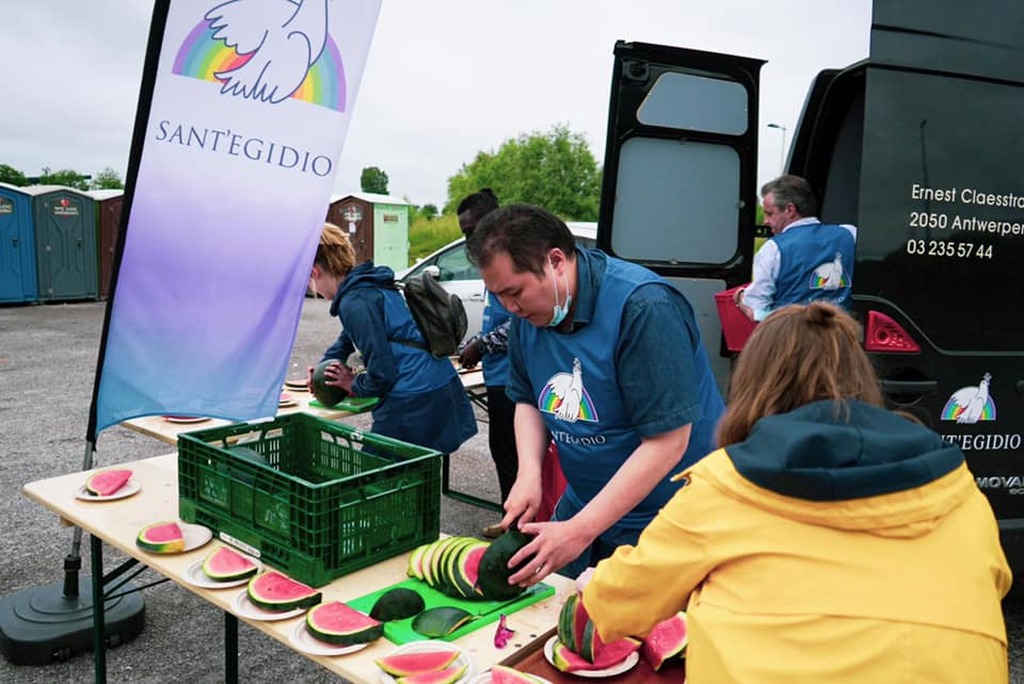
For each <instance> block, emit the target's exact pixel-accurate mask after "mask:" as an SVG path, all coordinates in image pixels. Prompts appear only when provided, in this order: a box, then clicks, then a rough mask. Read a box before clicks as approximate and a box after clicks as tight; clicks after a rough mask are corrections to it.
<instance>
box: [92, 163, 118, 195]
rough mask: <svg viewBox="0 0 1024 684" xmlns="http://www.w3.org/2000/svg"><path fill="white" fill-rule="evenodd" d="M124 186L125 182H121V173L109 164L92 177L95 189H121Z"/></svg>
mask: <svg viewBox="0 0 1024 684" xmlns="http://www.w3.org/2000/svg"><path fill="white" fill-rule="evenodd" d="M123 188H124V183H122V182H121V174H119V173H118V172H117V171H115V170H114V169H112V168H110V167H109V166H108V167H107V168H105V169H103V170H102V171H100V172H99V173H97V174H96V175H95V176H94V177H93V179H92V189H93V190H121V189H123Z"/></svg>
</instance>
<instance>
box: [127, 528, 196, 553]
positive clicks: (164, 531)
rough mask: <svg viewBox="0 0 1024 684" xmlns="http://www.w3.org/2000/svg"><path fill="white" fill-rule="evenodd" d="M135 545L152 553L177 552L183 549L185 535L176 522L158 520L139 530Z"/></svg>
mask: <svg viewBox="0 0 1024 684" xmlns="http://www.w3.org/2000/svg"><path fill="white" fill-rule="evenodd" d="M135 545H136V546H138V547H139V548H140V549H143V550H145V551H151V552H153V553H178V552H179V551H184V550H185V536H184V535H183V534H182V533H181V528H180V527H178V523H176V522H158V523H153V524H152V525H146V526H145V527H143V528H142V529H141V530H139V534H138V536H137V537H135Z"/></svg>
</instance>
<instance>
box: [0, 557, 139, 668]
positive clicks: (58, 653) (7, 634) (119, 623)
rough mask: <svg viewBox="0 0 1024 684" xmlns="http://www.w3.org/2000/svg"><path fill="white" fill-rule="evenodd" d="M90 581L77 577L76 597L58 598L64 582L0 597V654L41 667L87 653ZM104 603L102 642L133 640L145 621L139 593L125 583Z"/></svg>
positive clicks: (90, 630) (90, 615)
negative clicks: (104, 633) (103, 636)
mask: <svg viewBox="0 0 1024 684" xmlns="http://www.w3.org/2000/svg"><path fill="white" fill-rule="evenodd" d="M91 582H92V579H91V578H90V577H89V576H88V575H84V576H82V577H80V578H79V592H78V596H76V597H74V598H68V597H66V596H65V595H64V593H65V592H64V582H63V581H60V582H55V583H54V584H48V585H46V586H43V587H30V588H28V589H23V590H21V591H18V592H15V593H13V594H8V595H7V596H0V652H2V653H3V654H4V657H6V658H7V660H9V661H10V662H12V663H14V664H15V665H47V664H49V663H52V662H55V661H62V660H68V659H69V658H71V657H73V656H76V655H79V654H81V653H87V652H91V651H92V648H93V644H92V587H91ZM117 594H118V595H117V596H116V597H113V598H110V599H107V601H106V602H105V603H104V607H105V611H106V612H105V615H104V617H105V618H106V619H105V622H106V635H105V638H106V642H107V645H108V646H118V645H120V644H123V643H124V642H126V641H130V640H131V639H134V638H135V637H136V636H137V635H138V634H139V632H141V631H142V628H143V627H144V626H145V622H146V604H145V602H144V601H143V598H142V593H141V592H139V591H137V590H135V588H134V587H133V586H132V585H131V584H124V585H122V586H121V587H119V588H118V590H117Z"/></svg>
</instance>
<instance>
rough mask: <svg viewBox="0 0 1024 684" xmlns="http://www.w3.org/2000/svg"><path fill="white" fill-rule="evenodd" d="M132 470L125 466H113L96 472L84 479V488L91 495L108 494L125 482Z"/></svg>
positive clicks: (129, 477) (122, 485)
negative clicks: (111, 468) (113, 467)
mask: <svg viewBox="0 0 1024 684" xmlns="http://www.w3.org/2000/svg"><path fill="white" fill-rule="evenodd" d="M131 477H132V471H131V470H128V469H127V468H115V469H113V470H104V471H103V472H100V473H96V474H95V475H93V476H92V477H90V478H89V479H88V480H86V481H85V489H86V491H87V492H89V493H90V494H92V495H93V496H110V495H111V494H113V493H114V492H116V491H117V490H118V489H120V488H121V487H124V486H125V484H127V482H128V480H130V479H131Z"/></svg>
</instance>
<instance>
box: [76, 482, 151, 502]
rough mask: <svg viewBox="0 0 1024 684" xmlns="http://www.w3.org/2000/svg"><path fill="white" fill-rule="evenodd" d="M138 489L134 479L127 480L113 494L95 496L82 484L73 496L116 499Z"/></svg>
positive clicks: (122, 497)
mask: <svg viewBox="0 0 1024 684" xmlns="http://www.w3.org/2000/svg"><path fill="white" fill-rule="evenodd" d="M140 489H142V487H140V486H139V483H138V482H136V481H135V480H128V481H127V482H125V483H124V484H123V485H121V488H120V489H118V490H117V491H116V492H114V493H113V494H107V495H106V496H96V495H95V494H90V493H89V490H88V489H86V488H85V485H82V486H81V487H79V488H78V491H77V492H75V498H76V499H81V500H82V501H116V500H117V499H125V498H127V497H129V496H131V495H132V494H138V493H139V490H140Z"/></svg>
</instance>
